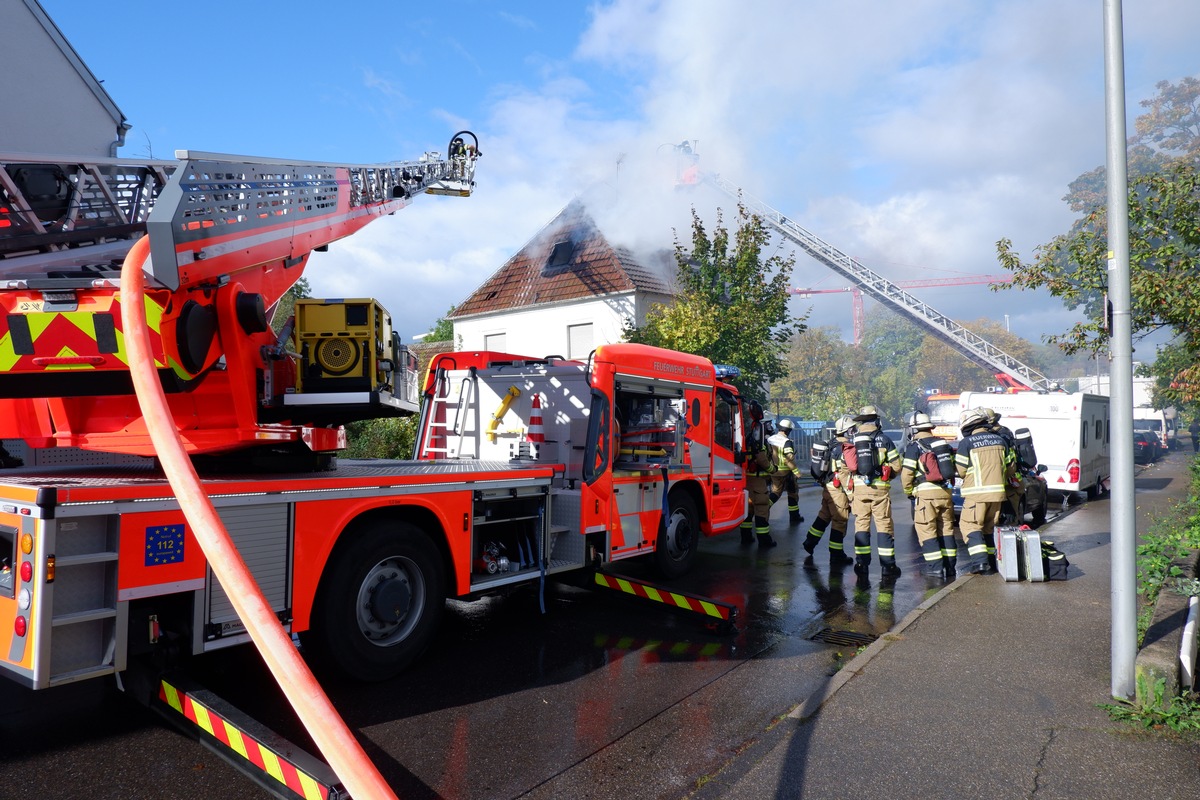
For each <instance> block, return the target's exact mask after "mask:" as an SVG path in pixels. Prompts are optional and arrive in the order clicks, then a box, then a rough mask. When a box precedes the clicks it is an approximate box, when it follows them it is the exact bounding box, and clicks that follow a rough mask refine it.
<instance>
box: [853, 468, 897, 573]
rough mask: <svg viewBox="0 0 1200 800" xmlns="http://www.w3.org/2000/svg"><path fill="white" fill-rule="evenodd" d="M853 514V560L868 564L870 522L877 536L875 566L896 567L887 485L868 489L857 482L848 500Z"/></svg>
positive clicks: (890, 500)
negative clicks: (877, 564)
mask: <svg viewBox="0 0 1200 800" xmlns="http://www.w3.org/2000/svg"><path fill="white" fill-rule="evenodd" d="M850 510H851V511H852V512H853V513H854V560H855V561H856V562H857V563H859V564H863V565H865V564H870V563H871V522H872V521H874V522H875V532H876V533H877V534H879V540H878V543H877V545H876V548H875V549H876V550H878V551H879V563H881V564H884V565H890V566H895V564H896V539H895V536H894V533H895V530H896V527H895V524H894V523H893V522H892V494H891V487H890V486H872V485H869V484H867V483H865V482H864V483H857V482H856V485H855V487H854V498H853V499H852V500H851V501H850Z"/></svg>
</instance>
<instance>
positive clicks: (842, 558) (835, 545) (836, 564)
mask: <svg viewBox="0 0 1200 800" xmlns="http://www.w3.org/2000/svg"><path fill="white" fill-rule="evenodd" d="M844 536H845V534H841V535H838V533H837V531H834V532H833V534H832V537H831V538H830V540H829V566H830V567H832V568H833V569H842V568H843V567H848V566H850V565H851V564H853V563H854V559H853V558H851V557H850V556H848V555H846V551H845V549H844V548H843V547H842V540H843V538H844Z"/></svg>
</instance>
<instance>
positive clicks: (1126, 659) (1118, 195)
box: [1104, 0, 1137, 700]
mask: <svg viewBox="0 0 1200 800" xmlns="http://www.w3.org/2000/svg"><path fill="white" fill-rule="evenodd" d="M1123 50H1124V35H1123V32H1122V28H1121V0H1104V88H1105V91H1104V96H1105V120H1106V125H1105V130H1106V133H1107V139H1108V165H1107V175H1108V299H1109V300H1111V301H1112V309H1113V310H1112V320H1113V321H1112V332H1111V336H1112V338H1111V342H1110V344H1111V346H1112V349H1111V353H1112V355H1111V358H1112V364H1111V365H1110V366H1109V376H1108V380H1109V392H1110V395H1109V402H1110V405H1109V425H1110V429H1111V431H1112V440H1111V441H1110V442H1109V453H1110V455H1111V457H1112V500H1111V504H1110V506H1109V521H1110V526H1111V528H1112V586H1111V601H1112V687H1111V688H1112V696H1113V697H1115V698H1120V699H1124V700H1127V699H1130V698H1132V697H1133V696H1134V694H1135V693H1136V685H1135V676H1134V661H1135V660H1136V658H1137V559H1136V553H1137V547H1136V544H1137V541H1136V540H1137V525H1136V521H1135V516H1134V498H1133V335H1132V334H1133V331H1132V320H1131V318H1130V288H1129V185H1128V174H1127V171H1126V166H1127V164H1126V154H1125V59H1124V53H1123Z"/></svg>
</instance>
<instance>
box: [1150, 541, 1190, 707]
mask: <svg viewBox="0 0 1200 800" xmlns="http://www.w3.org/2000/svg"><path fill="white" fill-rule="evenodd" d="M1172 566H1174V567H1178V568H1179V569H1180V572H1181V575H1180V577H1181V578H1184V579H1192V578H1195V577H1196V572H1197V555H1196V554H1195V553H1191V554H1189V555H1187V556H1186V557H1184V558H1180V559H1176V561H1175V562H1174V563H1173V564H1172ZM1189 601H1190V598H1188V597H1187V596H1186V595H1181V594H1179V593H1177V592H1175V591H1172V590H1171V589H1170V588H1168V587H1167V586H1166V585H1164V586H1163V587H1162V588H1161V589H1160V590H1159V593H1158V600H1157V601H1156V602H1155V604H1154V617H1153V619H1152V620H1151V622H1150V627H1149V628H1147V629H1146V635H1145V637H1144V638H1143V640H1142V646H1141V648H1140V649H1139V650H1138V654H1137V657H1136V658H1135V659H1134V675H1135V677H1136V686H1137V688H1136V690H1135V692H1136V697H1135V700H1136V701H1137V703H1138V704H1139V705H1143V706H1145V705H1149V704H1151V703H1153V702H1154V694H1155V692H1154V686H1155V684H1157V683H1158V681H1160V680H1161V681H1163V683H1164V686H1163V692H1162V699H1163V702H1171V700H1172V699H1173V698H1175V697H1178V696H1179V695H1181V694H1183V693H1184V692H1185V691H1190V690H1191V688H1192V687H1191V686H1186V687H1185V686H1184V685H1183V677H1182V673H1183V671H1184V670H1183V654H1184V653H1187V652H1194V647H1195V643H1194V641H1189V638H1190V639H1192V640H1194V639H1195V635H1196V634H1195V627H1194V626H1193V627H1192V628H1191V629H1188V628H1187V626H1186V622H1187V619H1188V611H1189ZM1185 634H1188V635H1186V636H1185Z"/></svg>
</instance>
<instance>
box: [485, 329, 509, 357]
mask: <svg viewBox="0 0 1200 800" xmlns="http://www.w3.org/2000/svg"><path fill="white" fill-rule="evenodd" d="M507 348H508V345H507V344H506V343H505V336H504V334H503V333H487V334H484V336H483V349H484V350H491V351H492V352H494V353H503V352H505V351H506V350H507Z"/></svg>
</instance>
